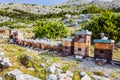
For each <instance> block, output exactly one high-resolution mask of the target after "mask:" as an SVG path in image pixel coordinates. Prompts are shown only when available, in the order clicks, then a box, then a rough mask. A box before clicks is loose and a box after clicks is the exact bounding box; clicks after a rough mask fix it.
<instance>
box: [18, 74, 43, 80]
mask: <svg viewBox="0 0 120 80" xmlns="http://www.w3.org/2000/svg"><path fill="white" fill-rule="evenodd" d="M16 80H41V79H38V78H36V77H33V76H31V75H28V74H21V75H16Z"/></svg>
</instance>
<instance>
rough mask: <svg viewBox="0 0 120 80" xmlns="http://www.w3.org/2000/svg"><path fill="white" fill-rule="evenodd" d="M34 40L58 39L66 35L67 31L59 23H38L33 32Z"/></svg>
mask: <svg viewBox="0 0 120 80" xmlns="http://www.w3.org/2000/svg"><path fill="white" fill-rule="evenodd" d="M33 31H34V32H35V37H36V38H43V37H47V38H60V37H65V36H67V34H68V29H67V27H66V26H64V25H63V24H62V23H59V22H40V23H38V24H36V25H35V28H34V30H33Z"/></svg>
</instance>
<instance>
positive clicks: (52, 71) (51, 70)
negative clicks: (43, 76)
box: [46, 65, 56, 73]
mask: <svg viewBox="0 0 120 80" xmlns="http://www.w3.org/2000/svg"><path fill="white" fill-rule="evenodd" d="M55 70H56V67H55V65H51V66H49V67H48V68H47V69H46V71H49V72H51V73H55Z"/></svg>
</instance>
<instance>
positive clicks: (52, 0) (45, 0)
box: [0, 0, 68, 5]
mask: <svg viewBox="0 0 120 80" xmlns="http://www.w3.org/2000/svg"><path fill="white" fill-rule="evenodd" d="M65 1H68V0H0V3H30V4H40V5H53V4H60V3H62V2H65Z"/></svg>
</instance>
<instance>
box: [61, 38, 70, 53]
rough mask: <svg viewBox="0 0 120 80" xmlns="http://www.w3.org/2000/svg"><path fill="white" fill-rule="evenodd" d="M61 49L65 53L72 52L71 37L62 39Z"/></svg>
mask: <svg viewBox="0 0 120 80" xmlns="http://www.w3.org/2000/svg"><path fill="white" fill-rule="evenodd" d="M62 51H63V53H65V54H66V55H71V54H72V39H69V38H63V39H62Z"/></svg>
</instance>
